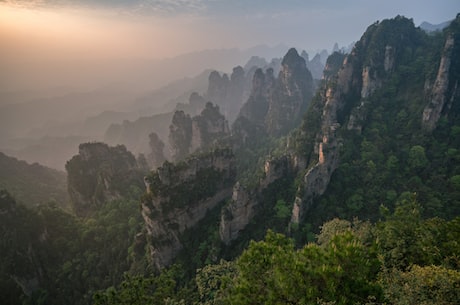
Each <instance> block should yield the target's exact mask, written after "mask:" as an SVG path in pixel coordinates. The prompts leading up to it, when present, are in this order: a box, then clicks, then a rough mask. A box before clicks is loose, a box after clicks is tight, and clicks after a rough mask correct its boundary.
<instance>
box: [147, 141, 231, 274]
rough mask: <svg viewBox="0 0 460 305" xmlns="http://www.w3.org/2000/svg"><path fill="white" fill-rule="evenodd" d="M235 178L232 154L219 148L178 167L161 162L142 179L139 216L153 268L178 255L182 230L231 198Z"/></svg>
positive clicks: (161, 265)
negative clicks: (144, 193)
mask: <svg viewBox="0 0 460 305" xmlns="http://www.w3.org/2000/svg"><path fill="white" fill-rule="evenodd" d="M235 176H236V168H235V160H234V155H233V153H232V151H231V150H229V149H219V150H215V151H213V152H210V153H207V154H205V155H202V156H200V157H199V158H192V159H188V160H186V161H184V162H183V163H180V164H178V165H173V164H171V163H165V164H164V165H163V166H162V167H160V168H158V170H157V171H156V172H153V173H152V174H151V175H149V176H148V177H146V178H145V184H146V187H147V195H146V196H145V197H144V199H143V201H142V216H143V218H144V221H145V227H146V231H147V240H148V250H149V257H150V259H151V262H152V264H153V265H154V266H155V267H156V268H157V269H161V268H163V267H165V266H167V265H169V264H170V263H171V261H172V260H173V259H174V257H175V256H176V255H177V254H178V252H179V251H180V249H181V248H182V244H181V241H180V236H181V234H182V233H183V232H184V230H186V229H187V228H192V227H193V226H195V225H196V224H197V223H198V222H199V221H200V220H201V219H203V218H204V217H205V216H206V213H207V212H208V211H209V210H211V209H213V208H215V207H216V206H218V205H219V204H220V203H221V202H222V201H223V200H225V199H227V198H229V197H230V196H231V193H232V186H233V184H234V183H235Z"/></svg>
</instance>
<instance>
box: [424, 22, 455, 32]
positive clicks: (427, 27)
mask: <svg viewBox="0 0 460 305" xmlns="http://www.w3.org/2000/svg"><path fill="white" fill-rule="evenodd" d="M451 22H452V20H449V21H444V22H442V23H439V24H432V23H429V22H427V21H423V22H422V23H421V24H420V28H421V29H422V30H424V31H425V32H428V33H429V32H436V31H442V30H443V29H444V28H446V27H447V26H449V24H450V23H451Z"/></svg>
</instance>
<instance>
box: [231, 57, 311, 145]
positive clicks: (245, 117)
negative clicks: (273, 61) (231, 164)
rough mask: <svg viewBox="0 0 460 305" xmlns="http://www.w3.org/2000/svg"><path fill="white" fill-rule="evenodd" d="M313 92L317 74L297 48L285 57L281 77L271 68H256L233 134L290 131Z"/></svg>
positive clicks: (254, 135)
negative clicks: (314, 75)
mask: <svg viewBox="0 0 460 305" xmlns="http://www.w3.org/2000/svg"><path fill="white" fill-rule="evenodd" d="M312 95H313V78H312V76H311V73H310V72H309V71H308V69H307V68H306V65H305V60H304V59H303V58H302V57H301V56H299V54H298V53H297V51H296V50H295V49H290V50H289V51H288V53H287V54H286V56H285V57H284V58H283V61H282V65H281V71H280V72H279V76H278V78H275V77H274V75H273V69H271V68H269V69H267V70H266V72H265V73H264V72H263V71H262V69H260V68H259V69H257V70H256V71H255V72H254V76H253V80H252V90H251V94H250V97H249V99H248V101H247V102H246V103H245V104H244V105H243V107H242V108H241V110H240V114H239V117H238V119H237V120H236V121H235V123H234V124H233V127H232V130H233V134H234V135H235V136H236V137H237V138H240V140H241V141H242V142H244V141H248V139H250V138H253V139H255V138H257V137H259V136H260V134H261V133H262V134H263V133H265V134H268V135H272V136H279V135H283V134H286V133H287V132H288V131H289V130H291V129H292V128H294V127H295V126H296V125H297V124H298V123H299V121H300V119H301V117H302V114H303V113H304V112H305V110H306V109H307V107H308V103H309V101H310V100H311V97H312Z"/></svg>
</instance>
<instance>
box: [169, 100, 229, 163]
mask: <svg viewBox="0 0 460 305" xmlns="http://www.w3.org/2000/svg"><path fill="white" fill-rule="evenodd" d="M229 133H230V130H229V128H228V122H227V120H226V119H225V117H224V116H223V115H222V114H221V113H220V111H219V107H218V106H214V105H213V104H211V103H206V107H205V108H204V109H203V111H202V112H201V114H200V115H198V116H195V117H193V118H190V116H189V115H187V114H185V113H184V112H183V111H176V113H175V114H174V117H173V120H172V123H171V126H170V134H169V143H170V148H171V152H172V156H173V160H175V161H178V160H182V159H184V158H185V157H186V156H187V155H189V154H190V153H193V152H196V151H199V150H206V149H208V148H210V147H211V146H212V145H213V144H214V143H215V142H216V141H217V140H219V139H222V138H224V137H226V136H228V135H229Z"/></svg>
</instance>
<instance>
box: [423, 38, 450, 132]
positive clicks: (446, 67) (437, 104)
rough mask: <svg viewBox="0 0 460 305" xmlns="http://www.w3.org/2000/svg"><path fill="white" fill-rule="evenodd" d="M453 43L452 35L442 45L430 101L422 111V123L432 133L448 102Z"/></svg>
mask: <svg viewBox="0 0 460 305" xmlns="http://www.w3.org/2000/svg"><path fill="white" fill-rule="evenodd" d="M455 43H456V42H455V39H454V37H453V35H449V36H448V37H447V39H446V43H445V45H444V50H443V55H442V57H441V62H440V64H439V69H438V74H437V76H436V80H435V82H434V85H433V88H432V90H431V94H430V97H429V100H430V101H429V103H428V105H427V106H426V107H425V109H424V110H423V115H422V123H423V126H424V127H425V128H426V129H427V130H428V131H432V130H433V129H434V128H435V127H436V123H437V122H438V120H439V118H440V117H441V113H442V111H443V109H444V108H445V106H446V104H447V101H448V100H449V97H448V96H447V95H448V88H449V72H450V66H451V60H452V56H453V54H452V50H453V48H454V44H455ZM457 43H458V42H457ZM457 56H458V54H457ZM454 91H456V90H454Z"/></svg>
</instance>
